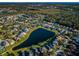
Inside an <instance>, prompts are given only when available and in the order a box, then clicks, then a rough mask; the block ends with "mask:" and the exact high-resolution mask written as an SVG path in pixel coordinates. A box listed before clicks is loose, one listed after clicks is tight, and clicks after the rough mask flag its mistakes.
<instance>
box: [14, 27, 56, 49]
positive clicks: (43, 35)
mask: <svg viewBox="0 0 79 59" xmlns="http://www.w3.org/2000/svg"><path fill="white" fill-rule="evenodd" d="M54 36H55V32H51V31H48V30H46V29H43V28H38V29H36V30H34V31H33V32H32V33H31V34H30V36H29V38H28V39H26V40H25V41H24V42H23V43H21V44H20V45H18V46H16V47H14V48H13V50H17V49H20V48H25V47H29V46H32V45H37V44H38V43H40V42H44V41H45V40H47V39H48V38H50V37H52V38H54Z"/></svg>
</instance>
